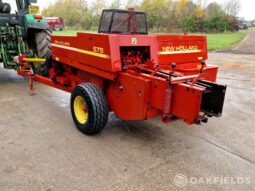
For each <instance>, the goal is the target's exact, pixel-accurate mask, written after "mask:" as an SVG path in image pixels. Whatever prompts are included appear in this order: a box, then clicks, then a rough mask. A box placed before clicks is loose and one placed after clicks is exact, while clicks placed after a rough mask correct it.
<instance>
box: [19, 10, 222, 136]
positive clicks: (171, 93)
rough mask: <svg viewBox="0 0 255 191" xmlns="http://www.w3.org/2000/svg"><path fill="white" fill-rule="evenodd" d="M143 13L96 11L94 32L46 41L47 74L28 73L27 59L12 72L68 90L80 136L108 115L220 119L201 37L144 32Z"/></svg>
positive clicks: (213, 69) (218, 95)
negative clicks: (97, 18)
mask: <svg viewBox="0 0 255 191" xmlns="http://www.w3.org/2000/svg"><path fill="white" fill-rule="evenodd" d="M146 23H147V22H146V14H145V13H143V12H135V11H134V10H132V9H130V10H128V11H124V10H104V11H103V14H102V18H101V24H100V27H99V33H98V34H90V33H82V32H80V33H77V35H75V36H52V39H51V42H52V56H51V57H49V58H48V59H47V60H46V65H47V67H48V70H49V77H43V76H41V75H38V74H34V73H33V72H32V71H31V70H30V64H29V62H32V61H33V59H30V58H27V55H22V56H19V64H20V69H19V70H18V74H19V75H21V76H29V78H30V88H31V90H32V89H33V80H35V81H39V82H41V83H44V84H47V85H50V86H52V87H55V88H58V89H61V90H64V91H67V92H71V93H72V95H71V104H70V105H71V112H72V117H73V120H74V123H75V124H76V126H77V128H78V129H79V130H80V131H81V132H83V133H85V134H89V135H91V134H96V133H99V132H100V131H101V130H102V129H103V128H104V127H105V126H106V124H107V121H108V112H109V111H113V112H114V113H115V114H116V115H117V116H118V117H119V118H121V119H123V120H146V119H150V118H154V117H157V116H161V118H162V121H163V122H171V120H173V119H176V118H179V119H183V120H184V121H185V122H186V123H187V124H194V123H195V124H201V123H202V122H207V120H208V117H212V116H216V117H220V116H221V115H222V109H223V104H224V97H225V92H226V86H224V85H219V84H217V83H216V77H217V73H218V66H211V65H207V64H206V63H205V60H206V59H207V57H208V55H207V42H206V37H204V36H190V35H148V29H147V24H146Z"/></svg>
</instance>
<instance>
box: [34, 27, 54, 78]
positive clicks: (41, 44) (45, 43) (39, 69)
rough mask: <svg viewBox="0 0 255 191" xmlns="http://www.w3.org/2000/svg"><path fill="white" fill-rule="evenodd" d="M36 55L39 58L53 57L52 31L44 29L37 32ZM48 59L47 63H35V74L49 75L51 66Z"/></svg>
mask: <svg viewBox="0 0 255 191" xmlns="http://www.w3.org/2000/svg"><path fill="white" fill-rule="evenodd" d="M35 45H36V50H35V53H36V56H37V57H39V58H45V59H49V58H50V57H51V31H50V30H43V31H38V32H36V33H35ZM47 63H48V62H47V61H46V62H45V63H39V64H37V63H35V64H33V65H32V66H33V71H34V73H35V74H39V75H42V76H45V77H47V76H49V68H50V66H48V64H47Z"/></svg>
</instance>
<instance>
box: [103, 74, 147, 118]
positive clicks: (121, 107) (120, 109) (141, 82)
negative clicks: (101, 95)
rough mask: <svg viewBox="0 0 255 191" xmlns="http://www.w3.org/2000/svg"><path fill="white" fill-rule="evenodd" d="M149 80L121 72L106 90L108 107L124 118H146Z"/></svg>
mask: <svg viewBox="0 0 255 191" xmlns="http://www.w3.org/2000/svg"><path fill="white" fill-rule="evenodd" d="M149 96H150V81H149V80H146V79H144V78H141V77H136V76H133V75H130V74H128V73H121V74H120V76H119V78H118V80H117V81H115V82H111V84H110V86H109V88H108V90H107V99H108V103H109V107H110V109H111V110H112V111H114V112H115V113H116V115H117V116H118V117H120V118H121V119H124V120H145V119H147V111H148V103H149Z"/></svg>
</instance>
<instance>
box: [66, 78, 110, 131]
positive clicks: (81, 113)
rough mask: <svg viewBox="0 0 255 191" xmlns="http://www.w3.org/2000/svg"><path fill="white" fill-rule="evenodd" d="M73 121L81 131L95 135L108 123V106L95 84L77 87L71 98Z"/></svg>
mask: <svg viewBox="0 0 255 191" xmlns="http://www.w3.org/2000/svg"><path fill="white" fill-rule="evenodd" d="M71 112H72V117H73V121H74V123H75V125H76V127H77V129H78V130H79V131H81V132H82V133H84V134H86V135H95V134H98V133H99V132H101V131H102V130H103V128H104V127H105V126H106V124H107V122H108V114H109V111H108V105H107V101H106V98H105V95H104V93H103V92H102V91H101V90H100V89H99V88H98V87H97V86H96V85H94V84H91V83H85V84H81V85H79V86H77V87H76V88H75V89H74V91H73V92H72V96H71Z"/></svg>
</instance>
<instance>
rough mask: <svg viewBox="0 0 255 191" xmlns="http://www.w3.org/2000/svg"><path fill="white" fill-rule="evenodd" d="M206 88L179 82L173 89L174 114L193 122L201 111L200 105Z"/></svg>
mask: <svg viewBox="0 0 255 191" xmlns="http://www.w3.org/2000/svg"><path fill="white" fill-rule="evenodd" d="M203 91H204V89H202V88H197V87H192V88H190V86H189V85H187V84H183V83H181V84H177V85H175V86H174V89H173V100H172V108H171V113H172V115H174V116H176V117H178V118H181V119H183V120H184V121H185V122H186V123H188V124H193V123H194V121H195V119H196V118H197V117H198V115H199V112H200V105H201V100H202V95H203Z"/></svg>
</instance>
